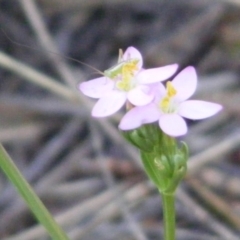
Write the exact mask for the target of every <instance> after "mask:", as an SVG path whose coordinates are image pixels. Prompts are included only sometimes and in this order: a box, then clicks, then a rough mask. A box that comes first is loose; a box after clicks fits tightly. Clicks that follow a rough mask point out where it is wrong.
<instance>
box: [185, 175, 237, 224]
mask: <svg viewBox="0 0 240 240" xmlns="http://www.w3.org/2000/svg"><path fill="white" fill-rule="evenodd" d="M188 184H189V185H190V186H192V187H193V188H194V189H195V191H197V194H198V195H199V196H200V197H201V198H203V199H204V201H205V202H206V203H207V204H208V205H211V207H212V208H213V209H215V211H217V212H218V213H219V214H221V215H222V216H224V219H225V220H226V221H228V222H230V223H231V224H232V225H233V226H234V227H235V228H236V229H240V217H239V216H238V214H237V213H236V212H234V210H233V209H232V208H231V207H230V206H229V204H228V203H226V202H225V201H224V200H222V198H221V197H219V196H217V195H216V194H214V193H213V192H211V191H210V190H209V189H208V188H207V187H205V186H204V185H203V184H202V183H201V182H200V181H199V180H197V179H196V178H189V181H188Z"/></svg>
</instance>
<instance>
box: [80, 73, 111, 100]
mask: <svg viewBox="0 0 240 240" xmlns="http://www.w3.org/2000/svg"><path fill="white" fill-rule="evenodd" d="M113 87H114V82H113V81H111V80H110V79H108V78H106V77H100V78H96V79H93V80H90V81H87V82H82V83H80V84H79V90H80V91H81V92H82V93H83V94H84V95H86V96H88V97H92V98H101V97H102V96H104V95H105V94H106V93H107V92H109V91H110V90H112V89H113Z"/></svg>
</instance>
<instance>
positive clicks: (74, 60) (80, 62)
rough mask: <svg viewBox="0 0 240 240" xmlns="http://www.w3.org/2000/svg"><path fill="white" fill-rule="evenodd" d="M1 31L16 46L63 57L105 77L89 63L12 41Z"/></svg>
mask: <svg viewBox="0 0 240 240" xmlns="http://www.w3.org/2000/svg"><path fill="white" fill-rule="evenodd" d="M0 29H1V31H2V32H3V34H4V35H5V36H6V38H7V39H8V40H9V41H10V42H12V43H13V44H16V45H18V46H21V47H25V48H28V49H31V50H34V51H36V52H49V53H51V54H54V55H56V56H59V57H61V58H65V59H68V60H71V61H73V62H76V63H79V64H82V65H84V66H86V67H89V68H91V69H93V70H95V71H96V72H97V73H99V74H101V75H104V73H103V72H101V71H100V70H98V69H97V68H95V67H93V66H91V65H89V64H87V63H85V62H82V61H80V60H77V59H75V58H71V57H68V56H66V55H62V54H60V53H56V52H52V51H50V50H42V49H38V48H35V47H30V46H27V45H25V44H23V43H19V42H16V41H14V40H12V39H11V38H10V37H9V36H8V35H7V33H6V32H5V31H4V30H3V28H0Z"/></svg>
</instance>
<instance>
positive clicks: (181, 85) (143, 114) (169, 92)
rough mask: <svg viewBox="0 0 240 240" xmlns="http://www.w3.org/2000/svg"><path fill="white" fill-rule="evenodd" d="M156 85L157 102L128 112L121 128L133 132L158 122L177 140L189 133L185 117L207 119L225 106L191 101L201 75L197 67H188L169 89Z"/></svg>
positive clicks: (154, 90)
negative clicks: (147, 124) (144, 125)
mask: <svg viewBox="0 0 240 240" xmlns="http://www.w3.org/2000/svg"><path fill="white" fill-rule="evenodd" d="M153 86H154V88H153V89H152V91H153V92H154V95H155V98H154V101H153V102H151V103H149V104H147V105H146V106H140V107H135V108H133V109H131V110H130V111H129V112H127V113H126V115H125V116H124V117H123V118H122V120H121V122H120V124H119V128H120V129H122V130H131V129H135V128H138V127H140V126H141V125H142V124H146V123H152V122H155V121H158V123H159V126H160V128H161V129H162V131H163V132H165V133H166V134H168V135H170V136H173V137H177V136H181V135H184V134H186V132H187V125H186V122H185V120H184V119H183V117H185V118H188V119H193V120H197V119H204V118H208V117H211V116H213V115H214V114H216V113H217V112H219V111H220V110H221V109H222V106H221V105H219V104H216V103H211V102H205V101H199V100H187V99H188V98H190V97H191V96H192V95H193V93H194V92H195V90H196V87H197V75H196V71H195V69H194V68H193V67H187V68H185V69H184V70H183V71H181V72H180V73H179V74H178V75H177V76H176V77H175V78H174V79H173V81H172V82H170V81H168V82H167V84H166V88H165V87H164V86H163V84H162V83H157V84H154V85H153Z"/></svg>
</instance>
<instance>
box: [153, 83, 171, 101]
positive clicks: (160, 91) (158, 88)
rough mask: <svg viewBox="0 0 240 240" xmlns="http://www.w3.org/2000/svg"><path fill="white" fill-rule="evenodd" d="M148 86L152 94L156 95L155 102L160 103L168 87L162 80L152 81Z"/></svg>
mask: <svg viewBox="0 0 240 240" xmlns="http://www.w3.org/2000/svg"><path fill="white" fill-rule="evenodd" d="M148 86H149V87H150V94H153V95H154V102H155V103H157V104H159V102H160V101H161V99H162V98H163V97H164V96H165V95H166V92H167V91H166V88H165V87H164V85H163V84H162V83H161V82H158V83H152V84H149V85H148Z"/></svg>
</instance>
